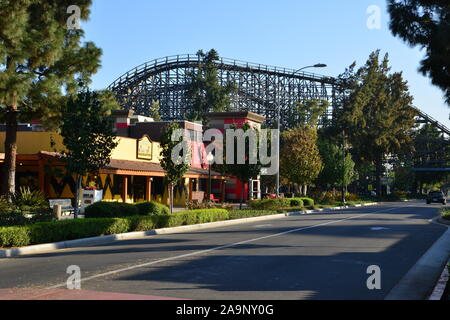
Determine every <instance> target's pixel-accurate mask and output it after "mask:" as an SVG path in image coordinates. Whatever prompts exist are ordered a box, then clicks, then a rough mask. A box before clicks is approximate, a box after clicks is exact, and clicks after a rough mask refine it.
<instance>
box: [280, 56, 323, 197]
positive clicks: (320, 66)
mask: <svg viewBox="0 0 450 320" xmlns="http://www.w3.org/2000/svg"><path fill="white" fill-rule="evenodd" d="M326 67H327V65H326V64H324V63H317V64H315V65H312V66H306V67H303V68H301V69H298V70H297V71H295V72H294V75H295V74H297V73H299V72H300V71H302V70H305V69H308V68H326ZM275 106H276V108H277V129H278V138H277V140H278V145H277V163H278V170H277V198H279V197H280V136H281V108H280V107H281V106H280V100H279V95H277V97H276V98H275Z"/></svg>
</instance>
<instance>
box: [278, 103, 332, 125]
mask: <svg viewBox="0 0 450 320" xmlns="http://www.w3.org/2000/svg"><path fill="white" fill-rule="evenodd" d="M328 106H329V103H328V101H325V100H309V101H306V102H305V103H300V102H296V103H294V104H293V105H292V107H291V108H290V109H289V116H288V117H287V120H286V121H287V126H288V128H291V129H293V128H299V127H304V126H306V125H309V126H311V127H317V125H318V124H319V119H320V117H321V116H322V115H323V114H324V113H325V111H326V110H327V109H328Z"/></svg>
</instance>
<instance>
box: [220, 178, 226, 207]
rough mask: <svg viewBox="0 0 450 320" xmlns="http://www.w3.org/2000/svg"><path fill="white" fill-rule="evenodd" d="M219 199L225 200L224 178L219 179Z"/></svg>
mask: <svg viewBox="0 0 450 320" xmlns="http://www.w3.org/2000/svg"><path fill="white" fill-rule="evenodd" d="M220 193H221V201H222V202H225V180H220Z"/></svg>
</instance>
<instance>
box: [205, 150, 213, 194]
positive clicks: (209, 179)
mask: <svg viewBox="0 0 450 320" xmlns="http://www.w3.org/2000/svg"><path fill="white" fill-rule="evenodd" d="M206 160H207V161H208V202H211V166H212V164H213V161H214V155H213V154H212V153H211V152H210V153H209V154H208V156H207V157H206Z"/></svg>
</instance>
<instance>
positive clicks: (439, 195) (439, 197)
mask: <svg viewBox="0 0 450 320" xmlns="http://www.w3.org/2000/svg"><path fill="white" fill-rule="evenodd" d="M431 203H442V204H443V205H446V204H447V199H446V198H445V196H444V193H443V192H441V191H431V192H430V193H429V194H428V197H427V204H431Z"/></svg>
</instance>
